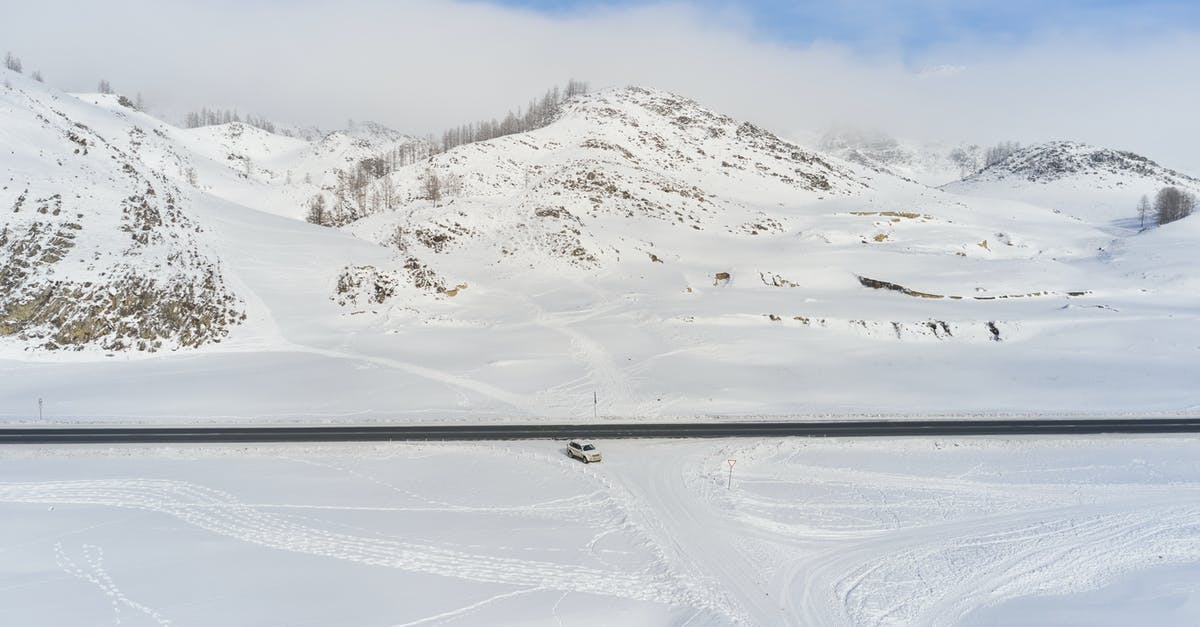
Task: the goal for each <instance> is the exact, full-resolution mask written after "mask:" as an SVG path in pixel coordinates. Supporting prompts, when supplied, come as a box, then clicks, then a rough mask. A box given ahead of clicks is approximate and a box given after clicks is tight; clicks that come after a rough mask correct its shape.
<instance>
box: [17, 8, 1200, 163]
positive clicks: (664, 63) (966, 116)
mask: <svg viewBox="0 0 1200 627" xmlns="http://www.w3.org/2000/svg"><path fill="white" fill-rule="evenodd" d="M0 13H2V14H3V15H4V19H3V20H0V48H3V49H5V50H12V51H13V52H14V53H15V54H17V55H18V56H20V57H21V58H22V59H23V61H24V63H25V66H26V68H28V69H40V70H42V72H43V73H44V74H45V76H46V78H47V82H49V83H50V84H52V85H54V86H57V87H60V88H62V89H66V90H74V91H84V90H93V89H94V88H95V84H96V82H97V80H98V79H99V78H102V77H103V78H106V79H108V80H109V81H110V82H111V83H112V84H113V86H114V88H116V89H117V90H118V91H122V92H128V93H136V92H141V93H142V94H143V95H144V97H145V99H146V101H147V102H148V103H149V105H150V106H151V108H152V109H155V110H158V111H161V112H165V113H171V114H175V115H178V114H182V112H184V111H186V110H188V109H191V108H198V107H200V106H204V105H206V106H221V107H234V106H236V107H237V108H239V109H240V110H241V111H244V112H252V113H255V114H260V115H266V116H269V117H271V118H273V119H275V120H277V121H279V122H283V123H293V124H297V125H307V124H312V125H318V126H321V127H323V128H333V127H340V126H343V125H344V124H345V123H346V121H347V120H349V119H355V120H367V119H369V120H374V121H378V122H382V123H384V124H387V125H389V126H392V127H395V128H397V129H399V130H402V131H405V132H410V133H414V134H425V133H438V132H440V130H441V129H442V128H444V127H447V126H451V125H457V124H461V123H464V122H468V121H473V120H476V119H480V118H491V117H501V116H503V115H504V113H505V112H506V111H508V110H509V109H512V108H515V107H516V106H519V105H520V104H521V103H524V102H527V101H528V100H529V99H530V98H531V97H534V96H536V95H538V94H540V93H541V92H543V91H544V90H545V89H546V88H547V87H549V86H551V85H553V84H556V83H563V82H565V81H566V80H567V79H568V78H571V77H574V78H578V79H583V80H586V81H588V82H589V83H590V84H591V85H592V87H593V88H604V87H619V86H626V85H632V84H637V85H643V86H649V87H657V88H661V89H667V90H670V91H673V92H676V93H679V94H682V95H685V96H688V97H691V98H694V99H696V100H698V101H699V102H700V103H702V104H704V105H705V106H708V107H710V108H712V109H715V110H718V111H720V112H722V113H727V114H730V115H733V116H735V117H739V118H744V119H748V120H751V121H754V122H756V123H758V124H761V125H763V126H765V127H767V128H770V129H772V130H774V131H776V132H777V133H779V134H781V135H784V136H786V137H791V138H795V139H798V140H801V141H806V140H809V139H811V138H813V137H816V136H818V135H819V134H820V133H821V132H822V131H823V130H825V129H827V128H829V127H831V126H833V125H849V126H856V127H862V128H865V129H875V130H882V131H885V132H889V133H892V134H895V135H899V136H902V137H909V138H913V139H931V140H941V141H949V142H957V141H968V142H974V143H980V144H987V143H993V142H997V141H1003V140H1014V141H1020V142H1023V143H1034V142H1037V141H1045V140H1052V139H1074V140H1080V141H1087V142H1091V143H1097V144H1102V145H1106V146H1111V147H1115V148H1122V149H1128V150H1134V151H1136V152H1141V153H1143V154H1146V155H1147V156H1150V157H1151V158H1154V159H1157V160H1159V161H1160V162H1163V163H1164V164H1166V165H1168V166H1171V167H1175V168H1179V169H1183V170H1186V171H1191V172H1194V173H1198V174H1200V155H1198V154H1196V151H1194V150H1193V149H1192V146H1191V145H1189V144H1191V143H1193V140H1192V138H1195V137H1200V116H1198V115H1196V110H1197V106H1196V102H1197V100H1198V96H1200V87H1198V86H1197V85H1196V81H1195V77H1196V76H1200V2H1194V0H1193V1H1187V2H1184V1H1179V0H1142V1H1140V2H1130V1H1116V0H1056V1H1048V0H1036V1H1035V0H1004V1H995V2H982V1H978V0H909V1H905V0H895V1H873V0H824V1H820V2H809V1H806V0H792V1H786V0H761V1H758V2H727V1H723V0H696V1H692V2H670V1H668V2H654V1H646V0H614V1H609V2H596V1H592V0H558V1H553V0H486V1H485V0H345V1H342V2H321V1H318V0H207V1H204V2H201V1H199V0H106V1H105V2H103V3H99V2H79V1H73V2H68V1H64V0H43V1H41V2H29V3H21V4H16V3H14V6H10V7H7V8H4V9H3V11H2V12H0Z"/></svg>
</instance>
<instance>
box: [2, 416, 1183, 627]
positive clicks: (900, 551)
mask: <svg viewBox="0 0 1200 627" xmlns="http://www.w3.org/2000/svg"><path fill="white" fill-rule="evenodd" d="M600 445H601V448H602V450H603V451H604V453H605V456H606V459H605V461H604V462H603V463H601V464H593V465H587V466H585V465H583V464H580V463H578V462H574V461H571V460H569V459H567V458H566V456H565V455H564V449H563V446H562V443H557V442H548V441H547V442H516V443H495V444H471V445H462V444H428V443H427V444H400V443H396V444H361V445H358V444H336V445H333V444H331V445H271V446H265V445H263V446H211V445H205V446H197V447H186V446H172V447H145V446H125V447H82V446H80V447H24V446H21V447H15V446H14V447H7V448H0V538H3V540H0V624H4V625H82V624H121V625H168V624H169V625H435V624H437V625H442V624H446V625H458V624H472V625H480V624H483V625H494V624H522V625H551V626H559V625H692V626H695V625H729V624H745V625H789V624H797V625H839V624H845V625H950V624H966V625H1004V624H1022V625H1029V624H1046V625H1052V624H1071V623H1073V624H1093V625H1094V624H1134V623H1142V624H1148V623H1147V622H1146V621H1149V622H1150V623H1153V624H1178V625H1190V624H1197V622H1200V461H1198V460H1200V438H1195V437H1172V438H1148V437H1147V438H1132V437H1122V438H1113V437H1095V438H1076V437H1072V438H1065V437H1064V438H1042V439H1034V438H1012V439H996V438H980V439H969V438H967V439H964V438H960V439H904V440H893V441H886V440H881V439H859V440H840V439H821V440H817V439H786V440H750V439H747V440H712V441H658V440H645V441H614V442H601V443H600ZM728 459H736V460H737V463H736V465H735V466H734V472H733V481H732V487H727V483H726V482H727V481H728V478H729V476H728V474H727V473H728V465H727V463H726V460H728Z"/></svg>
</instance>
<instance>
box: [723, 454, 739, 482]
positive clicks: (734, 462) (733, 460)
mask: <svg viewBox="0 0 1200 627" xmlns="http://www.w3.org/2000/svg"><path fill="white" fill-rule="evenodd" d="M725 463H727V464H729V485H727V486H725V489H726V490H732V489H733V465H734V464H736V463H737V460H736V459H727V460H725Z"/></svg>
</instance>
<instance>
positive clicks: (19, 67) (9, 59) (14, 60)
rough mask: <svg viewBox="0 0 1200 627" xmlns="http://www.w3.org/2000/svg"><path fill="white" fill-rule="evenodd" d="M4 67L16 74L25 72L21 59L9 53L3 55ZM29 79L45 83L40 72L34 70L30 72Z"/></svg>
mask: <svg viewBox="0 0 1200 627" xmlns="http://www.w3.org/2000/svg"><path fill="white" fill-rule="evenodd" d="M4 67H5V68H8V69H10V70H12V71H14V72H16V73H17V74H21V73H23V72H24V71H25V64H24V63H22V62H21V57H18V56H16V55H14V54H13V53H12V52H11V51H10V52H8V53H7V54H5V55H4ZM29 78H32V79H33V80H35V81H37V82H39V83H44V82H46V78H45V77H44V76H42V71H41V70H34V71H33V72H30V73H29Z"/></svg>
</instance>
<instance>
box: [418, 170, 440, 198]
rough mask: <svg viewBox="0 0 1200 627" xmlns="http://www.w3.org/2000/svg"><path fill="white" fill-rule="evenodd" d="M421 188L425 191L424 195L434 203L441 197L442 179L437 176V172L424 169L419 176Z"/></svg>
mask: <svg viewBox="0 0 1200 627" xmlns="http://www.w3.org/2000/svg"><path fill="white" fill-rule="evenodd" d="M421 189H422V190H423V191H424V192H425V197H426V198H428V199H429V200H432V201H433V202H434V204H437V203H438V201H440V200H441V199H442V180H441V179H440V178H438V175H437V172H434V171H433V170H425V174H424V175H422V177H421Z"/></svg>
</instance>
